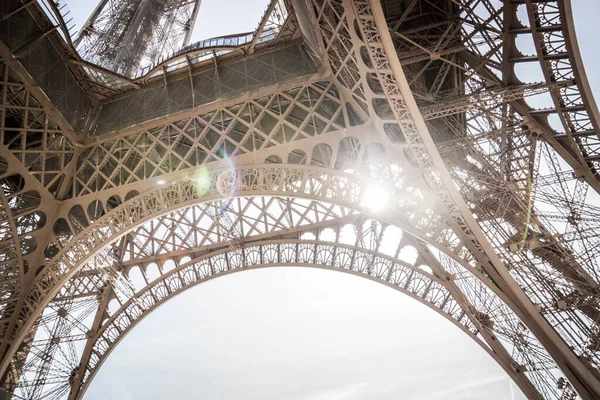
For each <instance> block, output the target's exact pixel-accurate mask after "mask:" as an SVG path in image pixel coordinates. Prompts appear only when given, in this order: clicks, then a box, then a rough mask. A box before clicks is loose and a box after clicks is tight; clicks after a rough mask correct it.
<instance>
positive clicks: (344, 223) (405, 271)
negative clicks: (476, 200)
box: [15, 197, 559, 398]
mask: <svg viewBox="0 0 600 400" xmlns="http://www.w3.org/2000/svg"><path fill="white" fill-rule="evenodd" d="M235 203H237V204H235ZM267 204H270V205H269V206H267ZM214 207H219V208H222V207H223V202H222V200H218V201H214V202H211V203H203V204H199V205H196V206H191V207H187V208H183V209H180V210H178V211H175V212H172V213H170V214H167V215H165V216H163V217H161V218H159V219H155V220H150V221H148V222H146V223H144V224H142V225H140V226H138V228H136V229H135V230H134V233H135V234H131V235H128V236H127V237H123V238H122V239H121V240H119V241H117V242H114V243H113V244H112V245H110V246H108V247H106V248H104V249H103V250H101V251H100V252H99V253H98V255H97V256H95V257H93V258H92V259H90V260H89V261H88V262H87V263H86V264H85V265H84V266H83V268H81V270H80V272H79V273H77V274H75V275H74V276H73V277H72V278H71V280H69V281H68V282H67V284H66V285H65V286H64V287H63V289H62V290H61V291H60V292H59V293H58V294H57V295H56V296H55V298H54V299H53V301H52V302H51V303H50V308H49V309H50V310H52V311H51V312H50V313H45V315H44V317H42V319H41V320H40V321H39V323H38V330H39V331H40V332H41V333H40V334H39V335H38V337H36V339H35V340H34V341H33V342H32V343H31V350H30V356H29V358H28V360H27V362H26V365H27V366H26V368H25V371H23V372H24V373H23V374H22V376H23V377H29V379H30V380H27V379H23V378H22V380H21V382H20V383H21V386H20V387H19V388H18V389H17V391H16V392H15V394H16V395H22V397H23V398H28V395H30V394H31V393H30V392H28V389H30V390H33V389H32V388H34V387H35V388H37V389H38V390H39V387H37V386H35V385H31V386H28V384H29V383H30V382H35V377H36V375H37V374H39V373H40V372H41V371H47V370H51V371H52V373H50V374H49V376H52V377H54V379H53V380H50V381H49V383H48V384H47V385H46V386H45V387H44V388H43V393H59V392H61V391H62V393H63V394H64V393H65V391H67V392H68V391H69V390H70V388H71V387H70V386H71V385H72V384H73V382H77V385H76V387H75V391H74V392H75V394H77V395H79V396H80V395H82V394H83V392H84V390H85V388H87V385H88V384H89V382H90V380H91V377H92V376H93V374H95V372H96V371H97V369H98V368H99V366H100V365H101V364H102V362H103V361H104V359H105V357H106V356H107V355H108V354H109V353H110V351H111V350H112V349H113V348H114V346H115V345H116V344H117V342H118V341H119V340H120V339H121V337H122V336H123V335H125V334H126V333H127V332H128V331H129V330H130V329H131V328H132V327H133V326H134V325H135V324H136V323H137V322H138V321H139V320H141V318H143V317H144V316H145V315H146V314H147V313H148V312H150V311H152V310H154V309H155V308H156V307H157V306H158V305H159V304H162V303H163V302H164V301H167V300H168V299H170V298H171V297H173V296H175V295H176V294H178V293H180V292H181V291H183V290H185V289H187V288H189V287H191V286H194V285H196V284H197V283H200V282H202V281H204V280H206V279H210V278H212V277H216V276H219V275H222V274H226V273H230V272H234V271H242V270H245V269H252V268H260V267H269V266H286V265H294V266H306V267H317V268H328V269H334V270H341V271H345V272H350V273H354V274H357V275H359V276H365V277H367V278H369V279H373V280H375V281H378V282H381V283H384V284H385V285H387V286H390V287H392V288H395V289H397V290H399V291H400V292H402V293H405V294H407V295H409V296H411V297H413V298H415V299H416V300H418V301H420V302H422V303H423V304H425V305H427V306H428V307H430V308H432V309H434V310H436V311H437V312H439V313H440V314H441V315H443V316H444V317H446V318H447V319H449V320H450V321H451V322H453V323H454V324H455V325H457V326H458V327H460V328H461V329H462V330H463V331H465V332H466V333H467V334H468V335H469V336H471V337H472V338H473V339H475V340H476V341H477V342H478V343H479V344H480V345H482V346H483V347H484V349H485V350H486V351H488V353H490V354H491V355H492V356H493V357H494V358H495V359H496V360H497V361H498V362H499V363H500V365H501V366H502V367H503V368H504V369H505V370H506V371H507V372H508V373H509V375H510V376H511V377H512V378H513V379H515V381H516V383H517V384H519V386H520V387H521V388H522V390H523V391H524V392H525V393H527V395H528V396H533V397H535V396H536V395H537V391H539V392H540V393H542V394H543V395H544V397H552V396H553V395H555V394H556V390H555V388H554V386H553V382H554V379H555V374H557V373H559V371H558V369H557V368H556V366H554V367H552V366H551V364H552V362H551V359H550V358H549V357H548V356H547V355H544V354H543V353H544V352H543V348H542V347H541V346H540V345H539V343H537V341H536V340H535V338H534V337H533V335H531V333H530V332H529V331H528V330H527V329H526V327H525V326H524V325H523V324H522V323H521V322H520V320H519V319H518V318H517V316H516V315H515V314H514V313H512V312H511V311H510V309H509V308H508V307H507V306H506V304H505V303H504V302H503V301H502V300H501V299H500V298H499V297H498V296H497V295H496V294H495V293H494V292H493V291H492V290H491V289H490V288H489V287H487V286H486V285H485V284H484V283H483V282H481V281H480V280H479V279H478V278H477V277H475V276H473V275H472V274H471V273H470V272H469V269H467V268H465V267H464V266H462V265H461V264H460V263H458V262H456V261H455V260H453V259H452V258H451V257H449V256H447V255H445V254H444V253H442V252H438V251H436V250H434V248H430V247H429V246H427V245H426V244H425V243H424V242H423V241H422V240H420V239H418V238H416V237H414V236H412V235H410V234H406V233H404V232H403V231H402V230H401V229H399V228H397V227H395V226H393V225H388V224H385V223H382V222H380V221H378V220H376V219H372V218H369V217H368V216H366V215H364V214H361V213H358V212H355V211H351V210H349V209H346V208H344V207H340V206H335V205H331V204H327V203H322V202H319V201H311V200H305V199H299V198H279V197H248V198H247V197H243V198H236V199H234V201H233V202H231V203H229V205H227V206H226V207H225V208H224V209H223V210H222V211H221V222H216V221H215V220H214V219H210V218H206V216H207V215H210V213H211V212H212V209H214ZM251 207H255V208H256V214H254V215H252V212H249V211H250V208H251ZM277 209H278V210H279V212H278V213H276V211H275V210H277ZM259 210H262V211H259ZM290 210H294V211H293V214H294V216H290ZM267 215H270V216H271V218H272V220H271V221H270V222H267V221H265V216H267ZM288 218H289V219H288ZM222 221H229V222H222ZM257 221H261V222H260V225H261V226H260V227H258V226H257ZM277 221H279V222H277ZM223 223H227V224H229V225H228V229H227V230H226V231H227V232H241V231H242V230H244V229H248V228H249V227H251V226H254V230H248V231H247V232H248V234H247V235H245V236H244V237H238V238H228V237H223V234H224V233H225V230H224V229H223V226H222V225H221V224H223ZM172 224H176V225H177V226H178V227H180V232H179V234H178V235H176V236H175V237H172V236H170V234H167V235H166V237H163V234H164V233H166V229H165V228H166V227H168V226H169V225H172ZM161 227H162V229H161ZM161 231H162V232H163V233H161ZM207 240H208V241H211V242H210V243H207ZM200 249H206V250H203V251H200ZM200 254H202V255H200ZM403 259H405V260H406V261H405V260H403ZM117 263H118V264H119V267H118V268H114V267H109V265H115V264H117ZM135 270H137V274H138V279H137V280H136V279H134V278H133V275H134V274H135V273H136V272H133V271H135ZM151 270H153V271H154V274H153V273H152V272H151ZM113 271H114V272H119V273H120V274H122V275H116V274H115V273H112V272H113ZM111 276H112V278H110V277H111ZM117 276H118V277H117ZM134 282H136V283H134ZM140 283H141V285H140ZM73 299H76V300H73ZM96 310H99V311H97V312H96ZM94 314H95V316H94V318H93V319H92V318H91V316H93V315H94ZM56 326H60V327H61V329H62V337H63V339H62V340H61V342H59V343H54V342H53V341H52V334H51V333H50V332H51V331H52V329H56ZM77 342H80V343H82V342H83V343H85V350H84V351H81V350H79V351H77V350H76V349H77V348H79V349H81V347H82V346H81V345H77V344H76V343H77ZM525 343H527V345H526V347H524V346H525ZM526 348H527V349H532V348H536V349H537V351H536V353H537V356H536V357H535V358H534V357H532V353H530V352H528V351H525V349H526ZM501 349H502V351H500V350H501ZM48 352H51V353H52V354H54V360H53V361H51V360H48V359H47V358H44V357H42V355H43V354H47V353H48ZM74 353H76V354H83V357H84V358H83V360H80V359H79V358H69V357H72V354H74ZM66 355H68V356H66ZM80 362H82V364H81V366H79V365H80V364H79V363H80ZM67 365H71V366H72V369H69V368H67V367H66V366H67ZM78 366H79V367H78ZM542 366H543V367H542ZM74 379H77V381H75V380H74ZM532 383H533V385H532ZM79 385H81V389H80V386H79ZM533 387H535V389H533ZM532 389H533V390H532ZM536 390H537V391H536Z"/></svg>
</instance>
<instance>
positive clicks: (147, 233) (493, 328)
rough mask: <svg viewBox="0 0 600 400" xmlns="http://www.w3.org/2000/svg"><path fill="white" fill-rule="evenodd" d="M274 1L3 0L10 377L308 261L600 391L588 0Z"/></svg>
mask: <svg viewBox="0 0 600 400" xmlns="http://www.w3.org/2000/svg"><path fill="white" fill-rule="evenodd" d="M266 6H267V8H266V11H265V13H264V15H263V17H262V19H261V20H260V22H259V23H258V26H257V27H256V29H255V30H254V31H253V32H248V33H243V34H239V35H230V36H224V37H217V38H212V39H207V40H203V41H201V42H198V43H190V36H191V28H192V26H193V25H194V21H195V19H196V16H197V14H198V12H199V9H200V1H199V0H164V1H158V0H102V1H100V3H99V5H98V7H97V8H96V9H95V10H94V11H93V13H92V15H91V17H90V18H89V20H88V21H87V22H86V23H85V25H84V26H83V28H82V29H81V30H80V32H79V33H76V32H74V29H73V26H72V25H73V24H72V21H71V19H70V17H69V14H68V12H67V10H66V8H65V7H64V5H61V4H59V2H58V1H54V0H37V1H28V0H3V1H2V2H0V88H1V94H0V96H1V97H2V100H1V106H0V186H1V187H2V190H0V296H1V297H0V361H1V363H0V376H2V378H1V381H0V382H1V384H2V390H1V394H0V398H6V399H8V398H14V399H69V400H75V399H81V398H82V396H83V395H84V393H85V391H86V388H87V387H88V385H89V384H90V382H91V381H92V379H93V377H94V376H95V374H96V372H97V371H98V369H99V368H100V367H101V365H102V363H103V362H104V360H105V359H106V357H107V356H108V355H109V354H110V352H111V350H112V349H113V348H114V347H115V345H116V344H117V343H119V341H120V340H121V339H122V338H123V337H124V336H125V335H126V334H127V333H128V332H129V331H130V330H131V329H132V328H133V327H134V326H135V325H136V324H137V323H138V322H139V321H140V320H141V319H142V318H143V317H144V316H146V315H147V314H148V313H150V312H151V311H153V310H154V309H155V308H156V307H158V306H160V305H161V304H163V303H164V302H166V301H168V300H169V299H171V298H172V297H173V296H175V295H177V294H178V293H181V292H182V291H184V290H186V289H188V288H190V287H193V286H195V285H196V284H198V283H201V282H203V281H205V280H208V279H211V278H213V277H217V276H220V275H224V274H229V273H233V272H236V271H244V270H249V269H253V268H263V267H272V266H281V265H294V266H302V267H310V268H326V269H331V270H339V271H341V272H346V273H351V274H355V275H358V276H363V277H366V278H369V279H372V280H375V281H378V282H381V283H382V284H384V285H387V286H389V287H393V288H395V289H396V290H398V291H399V292H401V293H403V294H405V295H407V296H410V297H411V298H413V299H414V300H416V301H418V302H420V303H422V304H424V305H426V306H428V307H430V308H431V309H433V310H435V311H437V312H438V313H439V314H440V315H442V316H443V317H445V318H446V319H448V320H449V321H450V322H452V323H453V324H455V325H456V326H457V327H459V328H460V329H462V331H464V333H465V335H468V336H470V337H471V338H472V339H473V340H474V341H476V342H477V343H478V344H479V345H481V347H482V348H483V349H484V350H485V351H486V352H487V353H488V354H489V355H490V357H492V358H493V359H494V360H496V361H497V362H498V364H499V365H500V366H501V367H502V368H503V369H504V371H506V373H507V374H508V375H509V376H510V377H511V378H512V379H513V380H514V382H515V383H516V384H517V385H518V386H519V388H520V389H521V390H522V391H523V393H524V394H525V395H526V396H527V397H528V398H531V399H542V398H543V399H576V398H581V399H589V400H591V399H600V330H599V318H600V289H599V286H598V285H599V282H600V265H599V263H598V260H599V256H600V235H599V233H598V232H600V207H599V205H600V201H599V200H598V199H599V198H600V197H599V196H598V193H599V192H600V175H599V171H600V141H599V136H598V134H599V132H600V114H599V112H598V108H597V106H596V104H595V102H594V99H593V97H592V94H591V91H590V86H589V84H588V81H587V78H586V73H585V71H584V69H583V64H582V61H581V57H580V54H579V50H578V45H577V41H576V38H575V31H574V25H573V18H572V12H571V1H570V0H272V1H271V2H270V3H269V4H268V5H266ZM527 41H529V42H530V43H532V45H531V46H530V48H526V47H527V46H523V45H522V43H523V42H527ZM530 66H533V67H535V68H537V69H539V70H540V71H541V72H540V74H539V76H540V81H539V82H533V83H531V82H523V81H522V80H521V79H519V71H520V70H522V69H523V68H526V67H530ZM538 67H539V68H538ZM540 99H541V100H540ZM542 100H543V101H542ZM541 102H545V103H546V107H545V108H540V107H539V106H536V104H538V105H539V104H541ZM407 254H412V255H413V256H407Z"/></svg>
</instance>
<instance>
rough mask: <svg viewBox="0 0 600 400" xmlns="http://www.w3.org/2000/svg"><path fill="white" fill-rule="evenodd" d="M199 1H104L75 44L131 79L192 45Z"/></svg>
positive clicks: (84, 54) (93, 59) (85, 55)
mask: <svg viewBox="0 0 600 400" xmlns="http://www.w3.org/2000/svg"><path fill="white" fill-rule="evenodd" d="M199 3H200V1H199V0H174V1H135V0H130V1H114V0H103V1H101V2H100V4H98V6H97V7H96V9H95V10H94V12H93V14H92V15H91V16H90V18H89V19H88V21H87V22H86V23H85V25H84V26H83V28H82V30H81V32H80V35H79V37H78V38H77V40H76V41H75V44H76V46H77V47H78V51H79V54H81V56H82V57H83V58H84V59H86V60H88V61H91V62H92V63H95V64H97V65H99V66H101V67H104V68H107V69H110V70H112V71H115V72H118V73H120V74H122V75H124V76H127V77H129V76H130V75H133V74H135V73H136V72H137V70H138V68H140V67H145V66H146V65H147V64H152V63H154V62H156V61H157V60H158V59H159V58H160V57H164V56H165V55H167V54H171V53H173V52H174V51H176V50H178V49H179V48H180V47H181V46H185V45H187V44H188V42H189V39H190V35H191V31H192V27H193V26H194V23H195V20H196V16H197V15H198V8H199V7H200V4H199Z"/></svg>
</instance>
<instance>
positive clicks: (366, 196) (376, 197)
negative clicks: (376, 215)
mask: <svg viewBox="0 0 600 400" xmlns="http://www.w3.org/2000/svg"><path fill="white" fill-rule="evenodd" d="M389 200H390V194H389V192H388V190H386V188H384V187H382V186H381V185H377V184H374V185H368V186H367V187H366V188H365V190H364V191H363V196H362V202H361V205H362V206H363V207H366V208H368V209H369V210H370V211H374V212H378V211H381V210H383V209H384V208H385V206H387V204H388V203H389Z"/></svg>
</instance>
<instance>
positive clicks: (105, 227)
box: [21, 165, 553, 386]
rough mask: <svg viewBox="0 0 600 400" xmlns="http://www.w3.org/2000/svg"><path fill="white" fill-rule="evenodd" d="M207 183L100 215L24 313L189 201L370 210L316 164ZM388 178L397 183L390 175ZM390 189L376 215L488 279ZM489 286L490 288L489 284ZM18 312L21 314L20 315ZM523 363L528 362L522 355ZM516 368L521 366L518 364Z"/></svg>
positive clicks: (148, 196)
mask: <svg viewBox="0 0 600 400" xmlns="http://www.w3.org/2000/svg"><path fill="white" fill-rule="evenodd" d="M391 178H393V177H392V176H390V175H389V174H387V175H386V174H384V175H383V180H384V182H385V180H386V179H391ZM207 182H208V183H207V184H206V185H205V186H202V187H200V188H199V187H198V185H197V182H196V181H193V180H184V181H178V182H175V183H172V184H165V185H162V186H160V187H158V188H157V189H155V190H154V191H152V192H149V193H143V194H141V195H138V196H136V197H134V198H132V199H130V200H128V201H126V202H125V203H124V204H122V205H121V206H119V207H116V208H115V209H113V210H111V211H110V212H109V213H107V214H105V215H104V216H103V217H101V218H99V219H98V220H97V221H95V222H94V225H93V226H91V227H88V228H86V229H85V230H84V231H82V232H81V233H80V234H79V235H78V237H77V238H75V240H73V241H71V243H70V244H69V246H68V247H65V248H63V249H62V250H61V252H60V253H59V254H58V255H57V256H56V257H55V258H54V260H53V261H52V263H51V265H50V268H47V269H46V270H45V271H44V272H43V273H42V274H40V276H39V277H38V281H39V282H40V284H39V285H36V286H34V290H33V292H34V293H31V294H30V296H29V298H30V299H32V301H31V302H30V304H32V305H37V311H34V310H26V311H29V312H31V313H32V314H33V315H39V313H41V312H42V310H43V308H44V307H45V305H46V304H48V302H50V300H51V299H52V297H53V296H54V295H56V294H57V293H58V291H59V290H61V287H63V285H64V283H66V282H67V280H68V279H69V278H70V277H72V276H73V274H74V273H75V272H77V271H78V270H80V269H81V267H82V266H83V265H84V264H85V263H86V262H87V260H89V259H90V258H91V257H93V256H94V255H95V254H98V252H99V251H101V250H102V249H103V248H105V247H106V246H107V245H109V244H110V243H113V242H114V241H115V240H117V239H118V238H119V237H123V235H125V234H127V233H128V232H130V231H131V230H132V229H134V228H135V227H136V226H139V225H140V224H142V223H144V222H146V221H150V220H152V219H155V218H157V217H160V216H162V215H165V214H166V213H168V212H171V211H173V210H177V209H181V208H184V207H187V206H190V205H192V204H198V203H202V202H207V201H211V200H215V201H219V200H218V199H222V198H223V195H224V194H225V195H226V196H233V197H238V196H244V195H246V196H248V195H253V194H255V195H261V196H268V195H284V196H290V195H291V196H292V197H298V198H306V199H312V200H316V201H325V202H329V203H336V204H342V205H344V206H347V207H349V208H352V209H356V210H359V211H361V212H368V209H367V207H365V205H364V204H362V195H363V193H364V190H365V188H366V186H365V185H362V183H361V182H360V181H359V180H356V179H355V177H351V176H348V175H346V174H342V173H338V174H336V173H332V172H331V171H328V170H326V171H321V170H319V169H318V168H314V167H301V166H294V167H293V168H290V167H289V166H286V165H281V166H277V167H274V166H272V165H271V166H268V167H266V166H260V167H253V168H246V169H240V170H238V171H236V172H232V171H231V170H217V171H213V172H211V173H210V174H209V178H208V180H207ZM392 182H395V181H394V180H393V179H392ZM390 191H391V192H392V193H393V194H392V200H391V204H390V206H389V207H388V208H387V209H386V210H385V211H384V212H380V213H379V214H380V215H379V218H380V219H382V220H383V221H386V222H387V223H392V224H394V225H396V226H399V227H400V228H401V229H403V230H405V231H406V232H408V233H411V234H412V235H414V236H415V237H417V238H419V239H420V240H423V241H426V242H429V243H432V244H434V245H435V246H436V247H438V248H439V249H440V250H442V251H444V252H446V253H447V254H448V255H449V256H450V257H452V258H453V259H455V260H458V261H459V262H461V263H462V265H463V267H464V268H465V269H466V272H465V271H463V272H465V273H466V274H467V275H469V276H471V277H475V278H474V279H475V280H476V281H478V282H479V279H481V280H483V281H486V279H485V277H484V276H483V275H482V274H481V273H480V272H478V271H477V270H476V269H474V268H473V267H472V265H471V264H473V263H474V259H473V257H472V256H470V253H469V251H468V249H466V248H465V247H464V244H463V243H461V242H460V241H459V240H458V238H457V236H456V234H454V233H453V232H452V229H451V228H450V227H449V226H448V225H447V222H445V220H444V218H443V216H442V215H440V214H437V213H436V212H435V211H434V209H433V206H434V205H430V206H431V207H432V208H425V209H424V208H423V207H422V206H420V205H418V203H419V202H423V194H422V192H420V191H419V190H416V191H415V190H414V188H413V187H410V186H409V187H406V188H405V187H401V186H400V187H399V186H394V187H393V190H390ZM415 196H417V197H415ZM478 278H479V279H478ZM479 284H481V287H482V288H486V289H485V290H488V289H489V288H488V287H487V286H486V285H485V284H482V283H481V282H479ZM490 287H491V288H492V291H493V290H494V287H493V285H490ZM509 312H510V310H509ZM21 315H25V314H24V313H21ZM30 321H31V319H30ZM508 329H509V330H511V329H514V328H508ZM531 336H532V337H533V335H531ZM509 340H511V339H509ZM534 340H535V339H534ZM513 346H515V345H513ZM523 361H524V362H525V363H528V361H526V360H525V359H524V360H523ZM517 364H520V363H517ZM516 368H517V370H518V369H520V367H516ZM542 381H543V382H545V383H543V385H545V386H548V385H553V383H550V382H551V380H544V379H542Z"/></svg>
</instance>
